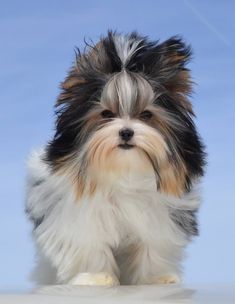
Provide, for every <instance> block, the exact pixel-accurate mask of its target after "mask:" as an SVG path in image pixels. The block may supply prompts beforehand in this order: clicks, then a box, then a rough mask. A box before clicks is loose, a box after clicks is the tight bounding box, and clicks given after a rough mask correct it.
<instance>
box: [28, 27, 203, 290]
mask: <svg viewBox="0 0 235 304" xmlns="http://www.w3.org/2000/svg"><path fill="white" fill-rule="evenodd" d="M190 56H191V50H190V47H189V46H187V45H185V44H184V42H183V41H182V40H181V39H180V38H179V37H172V38H170V39H168V40H166V41H165V42H163V43H159V42H155V41H154V42H152V41H149V39H148V38H146V37H142V36H140V35H138V34H137V33H135V32H134V33H131V34H128V35H121V34H118V33H116V32H109V33H108V35H107V37H105V38H101V40H100V41H99V42H98V43H97V44H96V45H92V46H91V45H87V47H86V49H85V51H84V53H81V52H80V51H78V52H77V56H76V60H75V64H74V66H73V67H72V69H71V70H70V72H69V74H68V77H67V78H66V79H65V81H64V82H63V83H62V92H61V94H60V95H59V97H58V100H57V103H56V107H57V111H56V114H57V121H56V133H55V136H54V138H53V139H52V140H51V141H50V142H49V143H48V144H47V145H46V147H45V148H44V149H42V150H41V151H37V152H34V153H33V155H32V156H31V158H30V160H29V175H28V182H27V203H26V211H27V214H28V215H29V218H30V219H31V220H32V222H33V224H34V229H33V235H34V238H35V241H36V246H37V248H38V263H37V267H36V270H35V273H34V279H35V280H36V281H37V283H39V284H67V283H68V284H81V285H116V284H119V283H121V284H155V283H156V284H157V283H175V282H178V281H179V280H180V277H181V262H182V258H183V255H184V254H183V253H184V248H185V246H186V245H187V244H188V243H189V241H190V240H191V238H192V237H193V236H195V235H197V234H198V228H197V220H196V213H197V210H198V207H199V196H198V194H197V192H196V190H195V187H196V185H197V184H198V180H199V179H200V177H201V176H202V175H203V167H204V148H203V145H202V143H201V140H200V138H199V136H198V133H197V131H196V129H195V125H194V122H193V117H194V113H193V110H192V106H191V103H190V101H189V100H188V96H189V95H190V93H191V86H192V81H191V79H190V74H189V70H188V69H187V68H186V64H187V63H188V61H189V59H190Z"/></svg>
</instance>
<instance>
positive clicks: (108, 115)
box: [101, 110, 115, 118]
mask: <svg viewBox="0 0 235 304" xmlns="http://www.w3.org/2000/svg"><path fill="white" fill-rule="evenodd" d="M101 116H102V117H103V118H113V117H115V114H114V113H113V112H112V111H109V110H104V111H102V112H101Z"/></svg>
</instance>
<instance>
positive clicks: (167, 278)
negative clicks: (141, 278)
mask: <svg viewBox="0 0 235 304" xmlns="http://www.w3.org/2000/svg"><path fill="white" fill-rule="evenodd" d="M177 283H180V278H179V277H178V276H177V275H175V274H166V275H163V276H153V277H151V279H150V280H149V284H177Z"/></svg>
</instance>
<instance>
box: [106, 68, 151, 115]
mask: <svg viewBox="0 0 235 304" xmlns="http://www.w3.org/2000/svg"><path fill="white" fill-rule="evenodd" d="M153 100H154V92H153V90H152V88H151V86H150V84H149V83H148V82H147V81H146V80H145V79H144V78H143V77H141V76H139V75H137V74H130V73H128V72H126V71H125V70H123V71H122V72H120V73H117V74H115V75H114V76H112V77H111V79H110V80H109V81H108V83H107V84H106V86H105V87H104V90H103V92H102V95H101V105H103V106H104V107H107V108H110V109H112V110H113V112H114V113H116V114H117V115H120V116H129V115H132V116H133V115H134V114H136V112H137V113H138V111H139V112H142V111H143V110H144V109H145V108H146V106H147V105H149V104H152V103H153Z"/></svg>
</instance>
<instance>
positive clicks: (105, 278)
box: [69, 272, 120, 286]
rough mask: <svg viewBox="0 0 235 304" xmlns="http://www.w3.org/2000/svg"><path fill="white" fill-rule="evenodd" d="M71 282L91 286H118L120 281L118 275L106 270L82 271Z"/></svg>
mask: <svg viewBox="0 0 235 304" xmlns="http://www.w3.org/2000/svg"><path fill="white" fill-rule="evenodd" d="M69 284H72V285H89V286H116V285H119V284H120V283H119V281H118V279H117V278H116V276H114V275H111V274H109V273H106V272H100V273H90V272H82V273H79V274H78V275H76V276H75V277H74V278H73V279H72V280H71V281H70V282H69Z"/></svg>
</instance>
